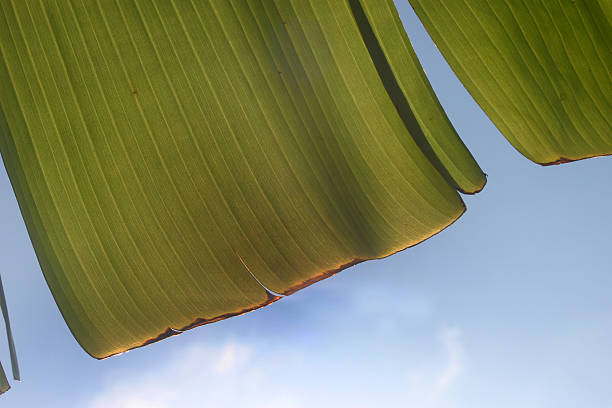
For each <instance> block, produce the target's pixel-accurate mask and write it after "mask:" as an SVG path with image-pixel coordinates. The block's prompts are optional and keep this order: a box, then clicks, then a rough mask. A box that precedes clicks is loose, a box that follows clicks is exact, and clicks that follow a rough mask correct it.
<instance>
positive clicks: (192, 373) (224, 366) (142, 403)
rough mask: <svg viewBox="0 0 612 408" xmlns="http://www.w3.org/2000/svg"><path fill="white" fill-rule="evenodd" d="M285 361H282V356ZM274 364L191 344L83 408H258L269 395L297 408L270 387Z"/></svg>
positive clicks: (235, 350)
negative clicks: (179, 407) (166, 360)
mask: <svg viewBox="0 0 612 408" xmlns="http://www.w3.org/2000/svg"><path fill="white" fill-rule="evenodd" d="M284 357H287V356H284ZM275 369H277V367H275V363H272V364H268V362H267V361H265V360H264V361H261V359H260V358H257V356H254V354H253V349H252V348H251V347H249V346H247V345H245V344H241V343H237V342H229V343H227V344H225V345H224V346H221V347H210V346H203V345H201V344H196V345H193V346H191V347H188V348H186V349H185V350H183V351H181V352H179V353H177V354H176V355H174V356H173V357H172V358H171V359H170V361H168V362H167V363H164V364H160V366H158V367H154V368H153V369H152V370H150V371H149V373H148V374H144V375H135V374H128V375H127V376H122V377H123V378H119V379H115V380H113V381H111V382H110V383H109V384H108V385H107V386H106V387H104V388H103V389H102V390H101V392H100V393H99V394H98V395H97V396H95V397H94V398H93V399H92V400H91V401H89V403H87V404H86V405H85V406H86V407H88V408H109V407H113V408H170V407H172V408H175V407H177V406H181V407H187V408H189V407H219V406H221V407H229V408H231V407H246V406H248V407H255V408H258V407H261V408H264V407H266V408H269V406H270V405H269V402H268V401H267V398H268V394H267V393H269V392H271V391H272V392H273V394H272V395H274V397H275V400H276V401H277V402H279V403H280V404H279V406H281V405H282V406H283V407H288V408H302V405H299V404H298V403H297V400H296V397H295V396H294V393H293V392H289V390H284V389H282V386H280V387H275V384H274V383H273V382H272V381H273V379H274V378H275V376H274V375H273V372H272V371H273V370H275Z"/></svg>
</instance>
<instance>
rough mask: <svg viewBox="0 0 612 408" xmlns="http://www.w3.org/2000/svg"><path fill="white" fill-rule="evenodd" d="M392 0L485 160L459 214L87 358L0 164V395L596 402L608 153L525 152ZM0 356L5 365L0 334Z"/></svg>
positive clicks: (105, 402)
mask: <svg viewBox="0 0 612 408" xmlns="http://www.w3.org/2000/svg"><path fill="white" fill-rule="evenodd" d="M398 9H399V12H400V15H401V17H402V20H403V22H404V25H405V27H406V30H407V32H408V34H409V36H410V38H411V41H412V43H413V45H414V47H415V50H416V51H417V54H418V55H419V57H420V58H421V61H422V64H423V66H424V68H425V71H426V73H427V74H428V76H429V78H430V80H431V82H432V85H433V86H434V89H435V90H436V92H437V93H438V96H439V98H440V101H441V103H442V105H443V106H444V108H445V110H446V111H447V113H448V115H449V117H450V119H451V121H452V122H453V124H454V125H455V127H456V129H457V131H458V132H459V134H460V136H461V137H462V139H463V140H464V142H465V143H466V145H467V146H468V147H469V149H470V150H471V151H472V153H473V154H474V156H475V157H476V159H477V161H478V162H479V164H480V165H481V167H482V168H483V169H484V171H485V172H486V173H487V174H488V184H487V186H486V187H485V189H484V191H482V192H481V193H480V194H477V195H475V196H464V201H465V202H466V205H467V208H468V210H467V212H466V213H465V214H464V215H463V216H462V217H461V218H460V219H459V220H458V221H457V222H456V223H455V224H453V225H452V226H451V227H449V228H448V229H447V230H445V231H443V232H442V233H440V234H438V235H436V236H434V237H433V238H431V239H429V240H427V241H425V242H423V243H421V244H419V245H417V246H416V247H413V248H410V249H407V250H405V251H403V252H401V253H398V254H396V255H393V256H391V257H389V258H386V259H383V260H378V261H370V262H365V263H362V264H359V265H357V266H354V267H352V268H349V269H347V270H345V271H343V272H341V273H340V274H338V275H336V276H334V277H332V278H329V279H327V280H324V281H322V282H319V283H317V284H315V285H313V286H311V287H309V288H307V289H305V290H303V291H300V292H297V293H296V294H294V295H291V296H288V297H286V298H284V299H282V300H280V301H278V302H276V303H274V304H273V305H271V306H268V307H266V308H263V309H260V310H257V311H255V312H252V313H248V314H246V315H243V316H239V317H234V318H231V319H228V320H225V321H222V322H218V323H215V324H211V325H207V326H203V327H200V328H196V329H194V330H191V331H188V332H186V333H184V334H181V335H180V336H174V337H172V338H170V339H167V340H164V341H162V342H159V343H155V344H153V345H151V346H148V347H145V348H141V349H138V350H133V351H131V352H128V353H125V354H123V355H120V356H116V357H112V358H109V359H106V360H103V361H97V360H94V359H92V358H91V357H89V356H88V355H87V354H86V353H85V352H84V351H83V350H82V349H81V348H80V347H79V346H78V344H77V343H76V341H75V340H74V338H73V337H72V336H71V334H70V332H69V330H68V328H67V326H66V324H65V323H64V321H63V319H62V317H61V315H60V313H59V310H58V309H57V307H56V306H55V303H54V302H53V299H52V296H51V293H50V292H49V290H48V288H47V286H46V284H45V282H44V279H43V275H42V272H41V271H40V267H39V265H38V262H37V260H36V256H35V254H34V251H33V249H32V246H31V244H30V240H29V238H28V235H27V232H26V229H25V226H24V223H23V219H22V217H21V214H20V213H19V209H18V206H17V203H16V201H15V196H14V194H13V192H12V189H11V187H10V184H9V181H8V178H7V176H6V173H5V171H4V168H3V167H2V166H1V165H0V259H2V262H1V263H0V273H1V274H2V279H3V283H4V288H5V291H6V296H7V301H8V306H9V312H10V314H11V323H12V326H13V332H14V336H15V341H16V347H17V352H18V356H19V360H20V367H21V374H22V378H23V381H22V382H20V383H17V382H15V381H11V385H12V388H11V390H9V391H8V392H7V393H5V394H4V395H2V396H0V407H46V408H54V407H62V408H66V407H75V408H105V407H115V408H166V407H173V408H175V407H177V406H181V407H198V408H199V407H217V406H223V407H227V408H233V407H247V406H248V407H255V408H257V407H266V408H270V407H284V408H302V407H312V406H316V407H318V408H327V407H338V406H340V407H343V406H346V407H349V406H350V407H352V408H362V407H363V408H365V407H368V408H369V407H372V406H391V407H418V408H479V407H497V408H506V407H507V408H516V407H522V408H547V407H551V408H552V407H554V408H566V407H567V408H569V407H572V408H573V407H579V406H584V407H589V406H592V407H606V406H612V387H610V386H609V385H610V384H609V382H610V378H612V347H610V345H611V344H612V296H610V294H609V293H610V289H611V288H612V273H610V272H612V267H611V265H612V250H611V241H612V240H611V239H610V237H611V234H612V212H611V211H610V203H611V202H612V182H611V180H610V179H611V176H612V157H602V158H596V159H589V160H583V161H580V162H575V163H571V164H565V165H560V166H553V167H541V166H538V165H536V164H533V163H531V162H530V161H528V160H527V159H525V158H524V157H523V156H521V155H520V154H519V153H518V152H517V151H516V150H514V148H513V147H512V146H511V145H510V144H509V143H508V142H507V141H506V140H505V139H504V138H503V136H502V135H501V134H500V133H499V132H498V131H497V129H496V128H495V127H494V125H493V124H492V123H491V122H490V121H489V119H488V118H487V117H486V116H485V115H484V113H483V112H482V111H481V110H480V109H479V107H478V106H477V105H476V103H475V102H474V101H473V100H472V99H471V97H470V96H469V95H468V93H467V92H466V91H465V89H464V88H463V87H462V85H461V84H460V83H459V81H458V80H457V79H456V77H455V76H454V75H453V73H452V71H451V70H450V68H449V67H448V65H446V63H445V62H444V60H443V59H442V57H441V56H440V54H439V53H438V51H437V50H436V49H435V46H434V45H433V43H432V42H431V40H430V39H429V37H428V36H427V34H426V33H425V31H424V29H423V27H422V26H421V24H420V23H419V22H418V20H417V19H416V17H415V16H414V14H413V12H412V10H411V9H410V7H409V6H408V4H407V2H406V1H403V0H402V1H400V2H399V4H398ZM0 359H1V361H2V363H3V365H4V368H5V370H6V371H7V373H9V372H10V364H9V355H8V347H7V346H6V339H5V338H4V336H3V334H0Z"/></svg>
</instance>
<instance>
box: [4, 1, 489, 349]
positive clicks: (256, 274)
mask: <svg viewBox="0 0 612 408" xmlns="http://www.w3.org/2000/svg"><path fill="white" fill-rule="evenodd" d="M0 7H1V9H0V87H1V88H0V107H1V110H2V112H3V116H1V117H0V126H2V130H1V132H0V150H1V151H2V155H3V159H4V162H5V165H6V168H7V171H8V174H9V177H10V179H11V182H12V185H13V188H14V190H15V193H16V195H17V199H18V202H19V204H20V206H21V211H22V213H23V216H24V219H25V222H26V225H27V227H28V231H29V233H30V237H31V239H32V242H33V245H34V248H35V250H36V253H37V256H38V259H39V261H40V264H41V267H42V270H43V272H44V275H45V277H46V279H47V282H48V284H49V286H50V288H51V291H52V292H53V295H54V297H55V300H56V302H57V304H58V305H59V307H60V309H61V312H62V314H63V316H64V318H65V319H66V321H67V323H68V325H69V327H70V329H71V330H72V332H73V334H74V335H75V337H76V338H77V340H78V341H79V343H80V344H81V345H82V346H83V347H84V348H85V349H86V350H87V351H88V352H89V353H90V354H91V355H93V356H95V357H98V358H102V357H106V356H108V355H111V354H114V353H118V352H122V351H125V350H127V349H130V348H134V347H138V346H141V345H144V344H148V343H151V342H153V341H156V340H159V339H162V338H164V337H167V336H171V335H174V334H177V333H179V332H180V331H183V330H186V329H189V328H192V327H194V326H198V325H201V324H205V323H209V322H213V321H217V320H220V319H224V318H226V317H230V316H233V315H237V314H241V313H244V312H246V311H249V310H253V309H256V308H259V307H262V306H265V305H267V304H270V303H271V302H273V301H275V300H277V299H278V296H277V295H275V294H273V293H271V292H274V293H279V294H285V295H286V294H290V293H293V292H294V291H296V290H298V289H300V288H303V287H305V286H307V285H309V284H311V283H313V282H316V281H318V280H320V279H323V278H325V277H327V276H330V275H331V274H333V273H335V272H337V271H339V270H341V269H343V268H346V267H347V266H350V265H353V264H355V263H357V262H360V261H363V260H366V259H372V258H380V257H384V256H387V255H390V254H392V253H394V252H396V251H399V250H402V249H404V248H406V247H409V246H412V245H415V244H417V243H419V242H421V241H423V240H424V239H426V238H428V237H430V236H432V235H433V234H435V233H437V232H438V231H440V230H441V229H443V228H445V227H446V226H448V225H449V224H451V223H452V222H453V221H454V220H456V219H457V218H458V217H459V216H460V215H461V214H462V212H463V211H464V209H465V207H464V205H463V202H462V200H461V198H460V196H459V194H458V193H457V191H456V189H457V188H458V189H461V190H464V191H467V192H475V191H477V190H479V189H480V188H482V186H483V185H484V182H485V177H484V174H483V173H482V171H481V170H480V169H479V168H478V166H477V165H476V163H475V162H474V160H473V158H472V157H471V155H470V154H469V152H468V151H467V150H466V149H465V147H464V146H463V144H462V143H461V141H460V140H459V139H458V138H457V135H456V133H455V132H454V130H453V129H452V127H451V126H450V124H449V122H448V119H446V117H445V116H444V113H443V112H442V110H441V108H440V106H439V103H438V101H437V100H436V98H435V96H434V95H433V93H432V91H431V87H430V86H429V84H428V83H427V82H426V79H425V77H424V74H423V72H422V70H421V68H420V66H419V65H418V63H417V62H416V58H415V56H414V52H413V51H412V49H411V47H410V45H409V43H408V41H407V40H406V37H405V34H404V33H403V31H402V29H401V25H400V23H399V19H398V16H397V14H396V11H395V9H394V8H393V7H392V6H391V2H390V1H388V0H368V1H365V0H364V1H362V2H360V3H359V2H356V1H338V0H311V1H306V0H304V1H289V0H275V1H272V0H248V1H247V0H234V1H216V0H215V1H213V0H211V1H187V0H175V1H171V0H105V1H95V0H56V1H51V0H44V1H43V0H13V1H11V0H4V1H1V2H0Z"/></svg>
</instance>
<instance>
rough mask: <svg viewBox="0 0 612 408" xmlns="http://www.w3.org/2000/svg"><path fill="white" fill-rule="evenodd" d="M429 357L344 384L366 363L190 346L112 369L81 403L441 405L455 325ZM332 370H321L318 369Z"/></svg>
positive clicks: (457, 344) (150, 406)
mask: <svg viewBox="0 0 612 408" xmlns="http://www.w3.org/2000/svg"><path fill="white" fill-rule="evenodd" d="M437 342H438V344H439V345H440V346H439V348H438V349H437V350H435V352H434V353H433V354H432V355H431V356H423V358H422V359H421V361H422V363H421V364H419V365H418V366H413V367H407V369H406V371H405V374H402V373H401V372H398V373H395V374H392V378H390V381H383V382H380V383H371V382H369V380H368V379H364V380H363V381H362V383H357V382H354V381H351V382H347V381H346V380H345V379H347V378H359V377H360V376H359V375H356V373H355V370H356V368H355V367H358V368H357V369H358V370H363V373H364V374H365V373H367V372H368V370H370V369H371V367H369V366H368V364H369V363H368V362H363V364H361V363H359V362H357V363H356V364H355V362H347V361H341V359H340V358H336V356H333V357H331V361H329V360H327V362H325V360H326V359H327V358H329V357H330V356H329V355H327V356H325V355H324V354H325V353H324V352H323V351H322V350H318V349H316V348H312V349H305V348H304V347H303V346H301V347H298V346H296V347H292V348H289V349H283V350H280V349H274V348H270V347H262V346H261V345H259V346H257V345H247V344H244V343H242V342H235V341H232V342H227V343H226V344H224V345H220V346H205V345H202V344H194V345H192V346H190V347H187V348H185V349H183V350H181V351H179V352H178V353H176V354H175V355H173V356H172V357H171V358H169V360H167V361H166V362H163V363H160V364H159V365H158V366H156V367H152V368H151V369H150V370H149V372H148V373H145V374H143V373H138V374H136V373H131V374H127V375H118V376H117V377H116V378H114V379H112V380H111V381H110V382H109V383H108V384H107V385H106V386H104V387H102V388H101V390H100V393H99V394H98V395H97V396H95V397H94V398H93V399H91V400H90V401H89V402H88V403H87V404H85V406H86V407H87V408H107V407H114V408H170V407H172V408H175V407H177V406H181V407H186V408H189V407H217V406H222V407H227V408H232V407H246V406H248V407H255V408H258V407H261V408H264V407H265V408H270V407H283V408H305V407H311V406H318V407H320V408H325V407H332V406H334V407H335V406H351V407H356V408H357V407H364V408H365V407H369V406H371V404H373V403H377V402H378V403H380V404H382V405H394V404H399V405H401V406H408V407H419V408H447V407H452V406H454V405H453V404H451V403H450V401H449V391H450V390H451V389H452V388H453V386H454V384H455V382H456V381H457V379H458V378H459V376H460V375H461V373H462V372H463V361H464V351H463V346H462V343H461V332H460V330H459V329H458V328H443V329H442V330H440V332H439V335H438V339H437ZM326 366H327V368H328V369H329V368H332V370H326V369H325V367H326Z"/></svg>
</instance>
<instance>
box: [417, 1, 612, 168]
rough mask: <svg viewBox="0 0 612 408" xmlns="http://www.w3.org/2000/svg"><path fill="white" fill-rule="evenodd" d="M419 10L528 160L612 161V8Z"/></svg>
mask: <svg viewBox="0 0 612 408" xmlns="http://www.w3.org/2000/svg"><path fill="white" fill-rule="evenodd" d="M409 1H410V4H412V6H413V8H414V10H415V11H416V13H417V15H418V16H419V18H420V19H421V21H422V22H423V24H424V25H425V28H426V29H427V31H428V32H429V34H430V35H431V37H432V38H433V40H434V42H435V43H436V45H437V46H438V48H439V49H440V51H441V52H442V54H443V55H444V57H445V58H446V60H447V61H448V63H449V64H450V66H451V68H452V69H453V70H454V71H455V73H456V74H457V76H458V77H459V79H460V80H461V82H462V83H463V84H464V85H465V87H466V88H467V90H468V91H469V92H470V93H471V94H472V96H473V97H474V99H475V100H476V102H478V104H479V105H480V106H481V107H482V109H483V110H484V111H485V113H486V114H487V115H488V116H489V117H490V118H491V120H492V121H493V123H495V125H496V126H497V127H498V128H499V130H500V131H501V132H502V133H503V134H504V136H506V138H507V139H508V140H509V141H510V142H511V143H512V144H513V145H514V147H515V148H516V149H518V150H519V151H520V152H521V153H522V154H523V155H525V156H526V157H527V158H529V159H531V160H533V161H535V162H537V163H540V164H558V163H564V162H568V161H573V160H578V159H583V158H587V157H593V156H601V155H609V154H612V124H611V123H612V104H611V98H610V96H611V95H612V77H611V71H612V25H611V21H612V1H610V0H571V1H569V0H495V1H491V0H451V1H448V0H409Z"/></svg>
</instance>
